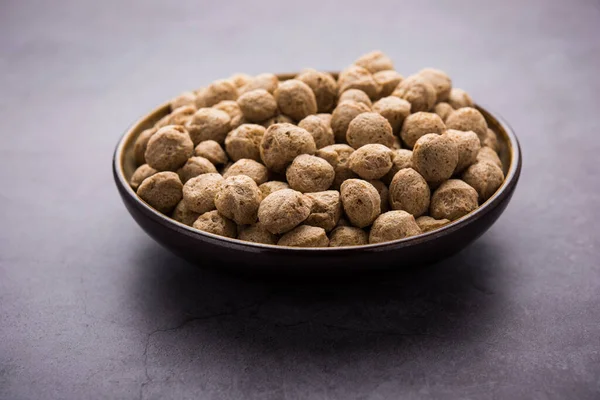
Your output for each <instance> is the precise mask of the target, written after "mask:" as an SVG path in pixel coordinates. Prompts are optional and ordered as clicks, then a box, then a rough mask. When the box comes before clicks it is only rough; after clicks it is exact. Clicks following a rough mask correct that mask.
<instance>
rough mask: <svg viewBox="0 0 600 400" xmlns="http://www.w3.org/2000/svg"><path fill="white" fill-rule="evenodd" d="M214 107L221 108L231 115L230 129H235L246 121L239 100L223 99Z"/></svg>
mask: <svg viewBox="0 0 600 400" xmlns="http://www.w3.org/2000/svg"><path fill="white" fill-rule="evenodd" d="M212 108H215V109H217V110H221V111H224V112H226V113H227V115H229V118H230V120H229V129H235V128H237V127H238V126H240V125H241V124H243V123H245V122H246V120H245V119H244V113H243V112H242V109H241V108H240V106H239V105H238V103H237V101H233V100H223V101H221V102H220V103H219V104H216V105H214V106H213V107H212Z"/></svg>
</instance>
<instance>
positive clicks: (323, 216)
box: [304, 190, 342, 232]
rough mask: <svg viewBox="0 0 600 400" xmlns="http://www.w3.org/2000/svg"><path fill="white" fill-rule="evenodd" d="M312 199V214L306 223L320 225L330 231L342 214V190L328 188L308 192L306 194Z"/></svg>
mask: <svg viewBox="0 0 600 400" xmlns="http://www.w3.org/2000/svg"><path fill="white" fill-rule="evenodd" d="M305 196H306V197H308V198H309V199H310V200H311V201H312V207H311V209H310V214H309V216H308V218H307V219H306V221H305V222H304V223H305V224H306V225H311V226H318V227H320V228H323V229H325V231H327V232H329V231H331V230H332V229H333V228H335V226H336V225H337V223H338V221H339V219H340V217H341V215H342V202H341V200H340V192H338V191H337V190H326V191H323V192H316V193H307V194H306V195H305Z"/></svg>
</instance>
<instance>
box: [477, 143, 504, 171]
mask: <svg viewBox="0 0 600 400" xmlns="http://www.w3.org/2000/svg"><path fill="white" fill-rule="evenodd" d="M476 161H478V162H479V161H489V162H491V163H492V164H495V165H497V166H498V167H499V168H500V169H502V161H500V157H498V153H496V152H495V151H494V150H492V149H491V148H490V147H482V148H481V149H480V150H479V153H477V159H476Z"/></svg>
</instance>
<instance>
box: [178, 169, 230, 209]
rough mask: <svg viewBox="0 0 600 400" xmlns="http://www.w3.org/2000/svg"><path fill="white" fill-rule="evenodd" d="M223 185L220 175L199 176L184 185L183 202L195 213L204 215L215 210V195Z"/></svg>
mask: <svg viewBox="0 0 600 400" xmlns="http://www.w3.org/2000/svg"><path fill="white" fill-rule="evenodd" d="M222 184H223V177H222V176H221V175H220V174H218V173H209V174H203V175H198V176H196V177H194V178H192V179H190V180H189V181H187V182H186V183H185V185H183V201H184V202H185V205H186V206H187V208H188V209H189V210H191V211H193V212H196V213H199V214H204V213H205V212H207V211H211V210H214V209H215V195H216V194H217V192H218V191H219V189H220V188H221V185H222Z"/></svg>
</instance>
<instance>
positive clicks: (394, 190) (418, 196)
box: [389, 168, 431, 217]
mask: <svg viewBox="0 0 600 400" xmlns="http://www.w3.org/2000/svg"><path fill="white" fill-rule="evenodd" d="M389 193H390V207H391V208H392V209H393V210H404V211H406V212H408V213H410V214H412V215H414V216H415V217H419V216H421V215H423V214H425V213H426V212H427V210H428V209H429V202H430V196H431V192H430V191H429V186H428V185H427V182H426V181H425V179H424V178H423V177H422V176H421V175H420V174H419V173H418V172H417V171H415V170H414V169H412V168H404V169H401V170H400V171H398V172H397V173H396V175H394V179H392V183H390V187H389Z"/></svg>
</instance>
